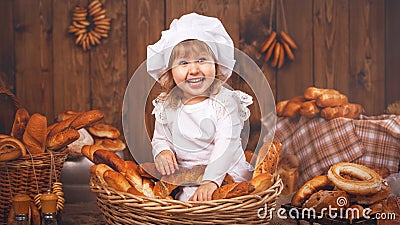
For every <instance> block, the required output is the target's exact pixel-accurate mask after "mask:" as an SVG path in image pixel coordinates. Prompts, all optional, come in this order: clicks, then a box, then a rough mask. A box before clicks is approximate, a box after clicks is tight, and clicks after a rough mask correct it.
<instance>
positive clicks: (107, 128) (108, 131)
mask: <svg viewBox="0 0 400 225" xmlns="http://www.w3.org/2000/svg"><path fill="white" fill-rule="evenodd" d="M88 130H89V132H90V133H91V134H92V135H93V136H96V137H100V138H110V139H116V138H118V137H119V136H120V132H119V130H118V129H117V128H115V127H113V126H111V125H109V124H105V123H100V122H98V123H95V124H93V125H92V126H90V127H88Z"/></svg>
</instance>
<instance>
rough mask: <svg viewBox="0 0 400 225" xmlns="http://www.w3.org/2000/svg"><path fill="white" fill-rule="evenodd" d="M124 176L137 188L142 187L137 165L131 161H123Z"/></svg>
mask: <svg viewBox="0 0 400 225" xmlns="http://www.w3.org/2000/svg"><path fill="white" fill-rule="evenodd" d="M125 170H126V172H125V177H126V179H127V180H128V181H129V183H130V184H131V185H132V186H134V187H135V188H136V189H137V190H141V189H142V188H143V179H142V176H140V174H139V168H138V165H137V164H136V163H135V162H133V161H125Z"/></svg>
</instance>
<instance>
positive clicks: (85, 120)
mask: <svg viewBox="0 0 400 225" xmlns="http://www.w3.org/2000/svg"><path fill="white" fill-rule="evenodd" d="M103 117H104V114H103V113H102V112H100V111H99V110H90V111H87V112H83V113H77V114H72V115H71V117H69V118H68V119H66V120H63V121H60V122H58V123H57V124H56V125H55V126H54V127H53V128H52V129H51V131H50V132H49V134H48V135H49V136H50V137H51V136H53V135H55V134H57V133H59V132H61V131H63V130H65V129H68V128H74V129H76V130H79V129H81V128H84V127H86V126H90V125H92V124H93V123H95V122H97V121H99V120H101V119H103Z"/></svg>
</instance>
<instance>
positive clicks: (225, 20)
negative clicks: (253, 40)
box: [165, 0, 239, 47]
mask: <svg viewBox="0 0 400 225" xmlns="http://www.w3.org/2000/svg"><path fill="white" fill-rule="evenodd" d="M165 8H166V15H165V16H166V17H165V18H166V20H165V21H166V28H169V24H171V22H172V20H173V19H177V18H180V17H181V16H182V15H184V14H187V13H191V12H196V13H199V14H203V15H206V16H213V17H217V18H219V19H220V20H221V22H222V24H223V25H224V27H225V29H226V31H227V32H228V34H229V35H230V36H231V38H232V40H233V43H234V44H235V46H236V47H238V46H239V17H238V16H237V15H239V0H166V1H165Z"/></svg>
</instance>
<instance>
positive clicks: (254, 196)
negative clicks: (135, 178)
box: [89, 176, 283, 207]
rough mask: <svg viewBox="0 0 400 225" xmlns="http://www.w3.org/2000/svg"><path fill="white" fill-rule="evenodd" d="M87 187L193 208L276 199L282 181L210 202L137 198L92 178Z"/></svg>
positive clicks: (108, 193) (139, 199) (125, 196)
mask: <svg viewBox="0 0 400 225" xmlns="http://www.w3.org/2000/svg"><path fill="white" fill-rule="evenodd" d="M89 186H90V190H91V192H93V193H95V194H96V192H99V191H104V192H106V193H107V196H110V197H111V198H113V197H112V195H118V196H120V197H121V198H123V199H134V200H136V201H139V202H156V203H160V204H161V205H166V206H167V205H168V206H169V207H170V206H171V204H176V205H184V206H186V207H195V206H199V205H216V204H221V203H238V204H241V203H243V202H244V201H245V200H247V199H262V198H263V197H261V196H265V195H267V194H272V195H276V197H278V196H279V195H280V193H281V192H282V190H283V183H282V179H281V178H280V177H279V176H276V177H275V182H274V184H273V185H272V186H271V187H269V188H268V189H267V190H264V191H261V192H259V193H257V194H249V195H242V196H238V197H234V198H228V199H217V200H211V201H187V202H183V201H180V200H175V199H159V198H152V197H147V196H138V195H133V194H130V193H127V192H121V191H117V190H115V189H114V188H112V187H106V186H104V185H103V184H102V183H101V182H100V181H99V180H98V179H96V178H94V177H91V178H90V181H89ZM96 190H98V191H96ZM114 199H115V198H114Z"/></svg>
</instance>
